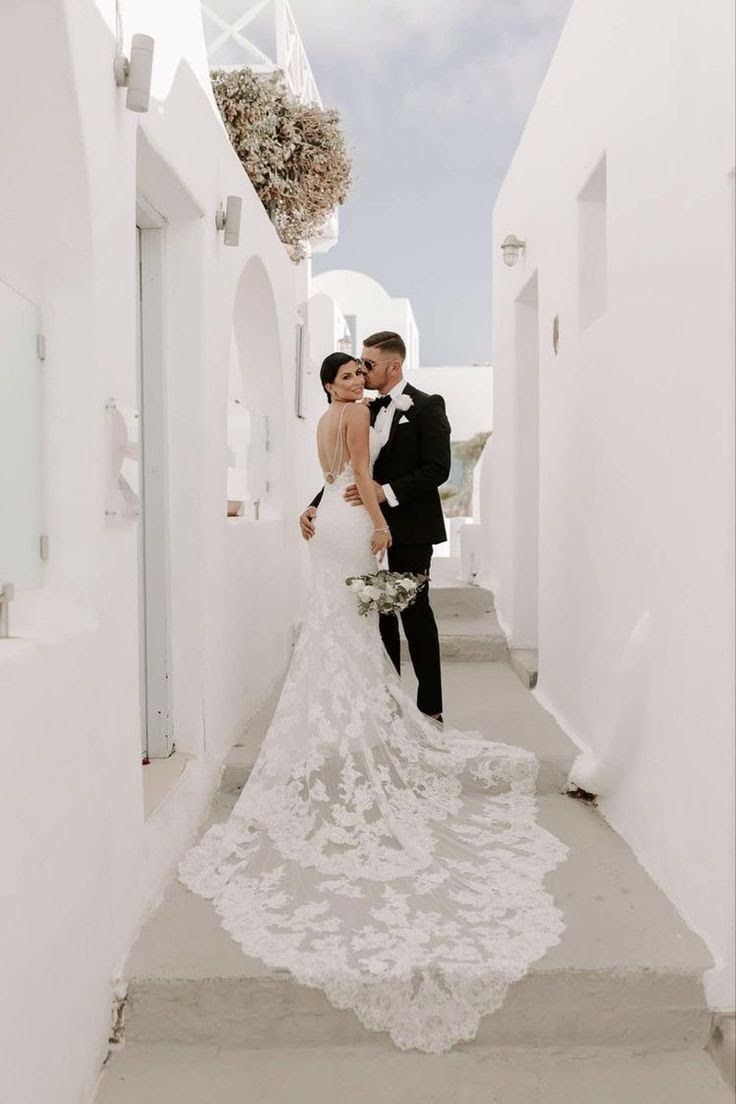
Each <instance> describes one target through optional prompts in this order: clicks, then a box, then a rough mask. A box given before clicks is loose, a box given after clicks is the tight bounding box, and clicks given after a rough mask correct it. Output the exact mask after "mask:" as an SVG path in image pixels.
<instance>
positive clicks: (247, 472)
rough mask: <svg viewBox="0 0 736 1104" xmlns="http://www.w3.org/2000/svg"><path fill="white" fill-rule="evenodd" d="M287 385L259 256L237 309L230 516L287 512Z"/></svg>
mask: <svg viewBox="0 0 736 1104" xmlns="http://www.w3.org/2000/svg"><path fill="white" fill-rule="evenodd" d="M283 433H284V425H283V384H282V366H281V346H280V341H279V333H278V319H277V315H276V303H275V301H274V295H273V288H272V286H271V281H270V279H269V276H268V272H267V271H266V268H265V266H264V264H263V262H262V261H261V260H260V259H259V258H258V257H253V258H251V260H250V261H248V263H247V265H246V266H245V268H244V269H243V272H242V275H241V277H240V280H239V282H238V287H237V291H236V293H235V301H234V305H233V327H232V335H231V342H230V364H229V379H228V414H227V454H228V460H227V465H228V468H227V484H228V489H227V499H228V516H231V517H232V516H238V517H246V518H249V519H250V520H252V521H259V520H264V519H265V520H268V519H274V518H279V517H281V516H282V513H283Z"/></svg>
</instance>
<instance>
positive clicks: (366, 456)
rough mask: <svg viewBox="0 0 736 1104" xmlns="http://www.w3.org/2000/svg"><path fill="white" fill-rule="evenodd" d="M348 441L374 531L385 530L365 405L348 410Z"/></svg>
mask: <svg viewBox="0 0 736 1104" xmlns="http://www.w3.org/2000/svg"><path fill="white" fill-rule="evenodd" d="M345 413H346V415H347V416H346V418H345V421H346V424H347V429H346V439H347V446H348V453H349V454H350V459H351V461H352V464H353V471H354V472H355V482H356V484H357V487H358V491H359V493H360V498H361V502H362V503H363V505H364V506H365V508H366V510H367V511H368V513H369V514H370V518H371V521H372V522H373V527H374V529H385V528H386V527H387V522H386V519H385V517H384V516H383V514H382V513H381V507H380V506H379V505H378V495H377V494H376V485H375V483H374V482H373V476H372V475H371V458H370V445H369V443H368V439H369V430H370V424H371V415H370V411H369V409H368V407H367V406H366V405H365V403H352V404H351V405H350V406H349V407H348V409H347V410H346V412H345Z"/></svg>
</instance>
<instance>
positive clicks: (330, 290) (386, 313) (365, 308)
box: [312, 268, 419, 370]
mask: <svg viewBox="0 0 736 1104" xmlns="http://www.w3.org/2000/svg"><path fill="white" fill-rule="evenodd" d="M312 290H313V291H314V292H315V293H317V292H321V293H324V294H326V295H329V296H331V297H332V298H333V299H334V300H335V303H336V304H337V306H338V308H339V310H340V311H341V312H342V314H343V315H344V316H345V317H346V318H347V317H349V316H351V315H354V316H355V320H356V334H355V336H356V341H357V348H356V350H355V351H356V352H357V353H360V349H361V343H362V341H363V339H364V338H366V337H368V336H369V334H372V333H377V332H378V331H379V330H393V331H394V332H395V333H398V334H400V335H401V337H403V339H404V342H405V344H406V368H407V369H408V370H410V369H413V368H418V367H419V331H418V329H417V324H416V321H415V319H414V312H413V311H412V308H411V303H410V302H409V300H408V299H405V298H393V297H392V296H390V295H389V293H388V292H387V291H386V289H385V288H383V287H382V286H381V285H380V284H379V283H378V282H377V281H376V280H374V279H373V278H372V277H371V276H366V275H365V273H363V272H353V271H351V270H350V269H345V268H339V269H337V268H336V269H332V270H331V271H330V272H322V273H320V275H319V276H315V278H314V280H313V283H312Z"/></svg>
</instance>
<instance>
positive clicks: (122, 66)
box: [114, 34, 153, 111]
mask: <svg viewBox="0 0 736 1104" xmlns="http://www.w3.org/2000/svg"><path fill="white" fill-rule="evenodd" d="M152 69H153V39H152V38H151V36H150V35H145V34H136V35H133V38H132V41H131V43H130V58H127V57H125V56H124V55H123V54H118V56H117V57H116V58H115V62H114V70H115V83H116V84H117V86H118V88H124V87H127V89H128V95H127V97H126V100H125V106H126V107H127V108H129V109H130V110H131V111H148V103H149V100H150V98H151V70H152Z"/></svg>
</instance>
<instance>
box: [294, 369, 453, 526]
mask: <svg viewBox="0 0 736 1104" xmlns="http://www.w3.org/2000/svg"><path fill="white" fill-rule="evenodd" d="M403 394H404V395H409V396H410V397H411V398H412V399H413V406H410V407H409V409H408V410H395V411H394V418H393V422H392V423H391V431H390V433H389V438H388V441H387V442H386V444H385V445H384V446H383V448H382V449H381V451H380V452H379V454H378V457H377V459H376V462H375V464H374V467H373V478H374V479H375V481H376V482H377V483H390V484H391V489H392V491H393V492H394V494H395V495H396V498H397V499H398V503H399V504H398V506H389V504H388V502H384V503H382V505H381V509H382V511H383V513H384V515H385V517H386V521H387V523H388V525H390V526H391V536H392V538H393V541H394V543H395V544H441V543H442V542H443V541H445V540H447V533H446V530H445V520H444V517H443V515H442V503H441V502H440V496H439V491H438V490H437V488H438V487H439V486H440V485H441V484H442V483H444V482H446V480H447V479H448V478H449V475H450V423H449V422H448V420H447V415H446V413H445V400H444V399H443V398H442V396H441V395H428V394H427V393H426V391H420V390H419V389H418V388H416V387H412V385H411V384H410V383H407V385H406V387H405V388H404V391H403ZM379 409H380V408H379V407H377V406H376V404H375V403H371V425H373V423H374V422H375V420H376V416H377V414H378V410H379ZM321 498H322V491H320V492H319V494H318V495H317V496H316V497H315V498H314V499H313V500H312V502H311V503H310V505H311V506H318V505H319V502H320V499H321Z"/></svg>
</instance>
